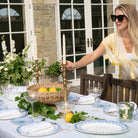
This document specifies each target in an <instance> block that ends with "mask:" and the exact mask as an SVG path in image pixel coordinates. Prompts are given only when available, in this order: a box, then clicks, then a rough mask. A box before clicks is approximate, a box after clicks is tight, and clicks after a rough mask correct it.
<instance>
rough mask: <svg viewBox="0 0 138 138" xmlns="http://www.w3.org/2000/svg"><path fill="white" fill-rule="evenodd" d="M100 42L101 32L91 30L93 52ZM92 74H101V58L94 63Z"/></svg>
mask: <svg viewBox="0 0 138 138" xmlns="http://www.w3.org/2000/svg"><path fill="white" fill-rule="evenodd" d="M101 41H102V30H93V50H95V49H96V48H97V47H98V46H99V44H100V43H101ZM94 73H95V74H97V75H100V74H102V73H103V57H100V58H98V59H97V60H95V61H94Z"/></svg>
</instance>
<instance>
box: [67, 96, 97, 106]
mask: <svg viewBox="0 0 138 138" xmlns="http://www.w3.org/2000/svg"><path fill="white" fill-rule="evenodd" d="M83 97H85V96H76V97H75V96H74V97H72V98H69V99H68V102H69V103H73V104H76V105H89V104H94V103H95V100H90V99H89V98H88V99H89V100H88V101H87V100H86V101H83V102H79V99H80V98H83ZM96 101H97V102H99V99H96Z"/></svg>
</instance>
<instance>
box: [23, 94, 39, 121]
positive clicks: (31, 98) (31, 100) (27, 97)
mask: <svg viewBox="0 0 138 138" xmlns="http://www.w3.org/2000/svg"><path fill="white" fill-rule="evenodd" d="M24 99H25V100H26V101H27V102H29V103H31V106H32V119H33V120H34V102H37V100H38V93H37V92H33V93H29V94H28V93H25V94H24Z"/></svg>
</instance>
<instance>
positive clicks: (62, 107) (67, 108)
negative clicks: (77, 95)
mask: <svg viewBox="0 0 138 138" xmlns="http://www.w3.org/2000/svg"><path fill="white" fill-rule="evenodd" d="M56 107H57V110H58V111H59V112H61V113H63V115H64V116H65V120H66V114H67V113H68V112H72V110H73V108H74V104H73V103H69V102H66V101H65V102H64V101H62V102H57V103H56Z"/></svg>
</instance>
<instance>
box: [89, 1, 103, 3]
mask: <svg viewBox="0 0 138 138" xmlns="http://www.w3.org/2000/svg"><path fill="white" fill-rule="evenodd" d="M91 3H101V0H91Z"/></svg>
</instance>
